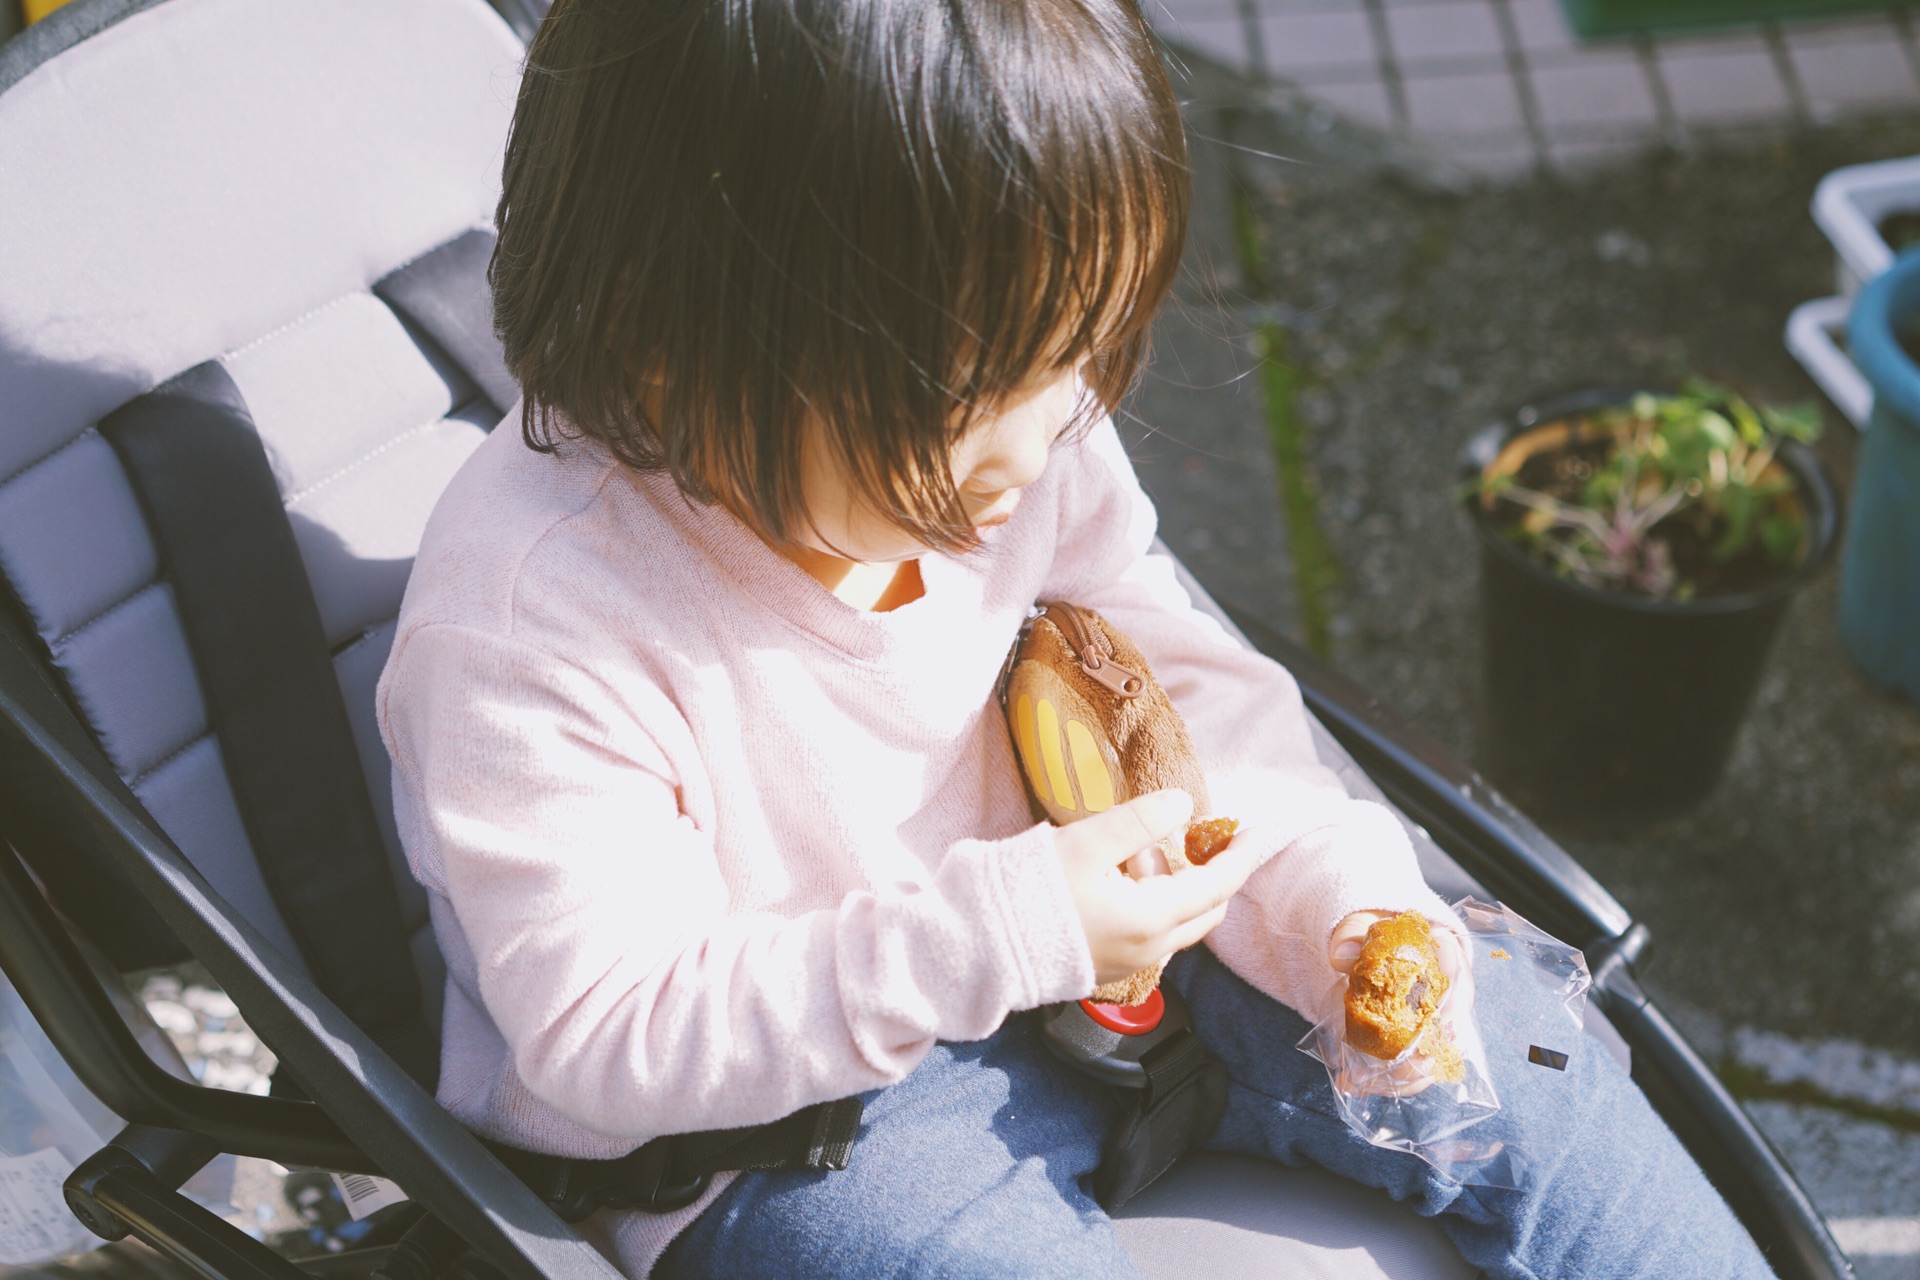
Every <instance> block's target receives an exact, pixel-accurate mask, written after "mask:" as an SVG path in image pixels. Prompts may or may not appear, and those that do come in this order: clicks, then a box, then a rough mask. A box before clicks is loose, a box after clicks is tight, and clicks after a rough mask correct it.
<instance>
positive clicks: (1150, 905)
mask: <svg viewBox="0 0 1920 1280" xmlns="http://www.w3.org/2000/svg"><path fill="white" fill-rule="evenodd" d="M1192 815H1193V800H1192V798H1191V797H1189V796H1188V795H1187V793H1186V792H1184V791H1173V790H1168V791H1156V792H1154V793H1153V794H1151V795H1145V796H1139V797H1137V798H1135V799H1133V800H1129V801H1127V803H1125V804H1122V805H1115V806H1114V807H1113V808H1111V809H1109V810H1107V811H1106V812H1105V813H1098V814H1095V815H1093V816H1092V817H1090V818H1082V819H1081V820H1080V821H1078V822H1075V823H1072V824H1071V825H1069V826H1065V827H1061V828H1059V829H1058V830H1057V831H1056V832H1055V833H1054V847H1055V848H1056V849H1057V850H1059V853H1060V863H1061V866H1062V868H1063V869H1064V870H1065V871H1066V873H1067V886H1068V888H1069V889H1070V890H1071V892H1072V894H1073V903H1074V906H1075V907H1076V908H1078V909H1079V912H1080V927H1081V928H1082V929H1084V930H1086V934H1087V948H1088V950H1090V951H1091V952H1092V953H1093V973H1094V979H1095V981H1096V982H1102V983H1105V982H1117V981H1119V980H1120V979H1121V978H1124V977H1126V976H1127V975H1128V974H1131V973H1137V972H1139V971H1140V970H1141V969H1144V968H1146V967H1147V966H1148V965H1150V964H1155V963H1158V962H1159V961H1160V960H1163V959H1165V958H1166V957H1167V956H1169V955H1172V954H1173V953H1174V952H1176V951H1178V950H1180V949H1181V948H1182V947H1190V946H1192V945H1193V944H1194V943H1196V942H1198V941H1200V939H1202V938H1204V937H1206V936H1207V934H1208V933H1210V932H1211V931H1212V930H1213V927H1214V926H1215V925H1217V924H1219V923H1220V921H1221V920H1222V919H1223V918H1224V917H1225V916H1226V914H1227V899H1229V898H1231V897H1232V896H1233V895H1234V894H1235V893H1236V892H1238V890H1239V888H1240V886H1241V885H1242V884H1244V883H1245V882H1246V879H1247V877H1248V876H1250V875H1252V874H1253V872H1254V869H1255V868H1256V867H1257V866H1258V860H1257V858H1256V856H1255V854H1254V853H1253V852H1252V851H1251V849H1249V848H1241V847H1238V846H1237V844H1230V845H1228V846H1227V847H1226V849H1225V850H1224V851H1223V852H1222V853H1220V855H1219V856H1217V857H1215V858H1213V859H1212V860H1211V861H1209V862H1208V863H1207V865H1206V866H1204V867H1187V868H1184V869H1183V870H1180V871H1177V872H1174V873H1173V874H1171V875H1151V876H1146V877H1144V878H1143V879H1139V880H1135V879H1133V878H1132V877H1130V876H1128V875H1127V874H1126V873H1125V872H1124V871H1122V870H1121V869H1120V866H1121V864H1122V863H1124V862H1126V861H1127V860H1128V859H1130V858H1132V857H1133V856H1134V855H1135V854H1138V853H1141V852H1143V851H1144V850H1148V849H1151V848H1152V847H1153V846H1154V845H1156V844H1158V843H1159V842H1160V841H1162V840H1164V839H1167V838H1168V837H1169V836H1177V835H1178V834H1179V833H1180V830H1181V828H1183V827H1184V826H1185V825H1186V823H1187V819H1188V818H1190V817H1191V816H1192Z"/></svg>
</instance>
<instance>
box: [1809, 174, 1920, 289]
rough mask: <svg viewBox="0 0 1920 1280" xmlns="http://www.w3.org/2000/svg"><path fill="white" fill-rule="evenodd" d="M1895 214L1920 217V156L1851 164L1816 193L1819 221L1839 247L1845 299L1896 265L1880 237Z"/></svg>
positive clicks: (1837, 272) (1838, 282)
mask: <svg viewBox="0 0 1920 1280" xmlns="http://www.w3.org/2000/svg"><path fill="white" fill-rule="evenodd" d="M1895 213H1920V156H1908V157H1907V158H1905V159H1903V160H1881V161H1877V162H1875V163H1873V164H1855V165H1848V166H1847V167H1846V168H1844V169H1835V170H1834V171H1833V172H1832V173H1830V174H1828V175H1827V176H1826V177H1824V178H1822V179H1820V185H1819V186H1818V187H1816V188H1814V192H1813V220H1814V222H1815V224H1817V225H1818V226H1819V228H1820V229H1821V230H1822V231H1824V232H1826V234H1827V239H1829V240H1831V241H1832V242H1833V251H1834V253H1835V255H1836V256H1837V257H1838V259H1839V261H1838V262H1837V263H1836V264H1835V267H1834V281H1835V287H1836V289H1837V291H1838V292H1839V294H1840V295H1841V296H1842V297H1847V298H1850V297H1852V296H1853V294H1854V292H1855V291H1856V290H1858V289H1859V288H1860V286H1861V285H1862V284H1864V283H1865V282H1866V281H1868V280H1871V279H1873V278H1874V277H1875V276H1877V275H1879V274H1880V273H1881V272H1882V271H1885V270H1886V269H1887V268H1888V267H1890V266H1892V265H1893V256H1894V255H1893V246H1892V245H1890V244H1888V243H1887V241H1886V238H1885V237H1884V236H1882V235H1881V234H1880V223H1882V222H1884V221H1885V220H1886V219H1887V217H1888V216H1889V215H1891V214H1895Z"/></svg>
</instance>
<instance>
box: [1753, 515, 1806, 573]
mask: <svg viewBox="0 0 1920 1280" xmlns="http://www.w3.org/2000/svg"><path fill="white" fill-rule="evenodd" d="M1803 537H1804V531H1803V530H1802V529H1801V527H1800V521H1799V520H1798V519H1796V518H1795V517H1793V516H1790V515H1788V514H1786V513H1785V512H1782V511H1776V512H1775V513H1774V514H1772V515H1770V516H1768V517H1767V518H1766V519H1765V520H1762V521H1761V522H1760V545H1761V546H1763V547H1765V548H1766V549H1767V559H1769V560H1771V561H1773V563H1775V564H1788V563H1790V562H1792V561H1793V560H1795V559H1797V558H1798V557H1799V555H1800V543H1801V541H1802V539H1803Z"/></svg>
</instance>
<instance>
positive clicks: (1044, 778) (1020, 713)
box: [1001, 602, 1207, 1005]
mask: <svg viewBox="0 0 1920 1280" xmlns="http://www.w3.org/2000/svg"><path fill="white" fill-rule="evenodd" d="M1001 705H1002V708H1003V710H1004V711H1005V712H1006V716H1007V727H1008V729H1009V731H1010V732H1011V733H1012V736H1013V741H1014V747H1015V751H1016V753H1017V754H1018V756H1019V758H1020V772H1021V776H1022V777H1023V778H1025V780H1026V784H1027V798H1028V800H1029V801H1030V802H1031V804H1032V805H1033V813H1034V816H1035V817H1036V818H1041V819H1044V820H1047V821H1050V822H1053V823H1055V824H1058V825H1061V826H1064V825H1066V824H1067V823H1069V822H1074V821H1077V820H1078V819H1081V818H1085V817H1090V816H1091V815H1093V814H1096V813H1100V812H1103V811H1105V810H1107V809H1111V808H1112V807H1113V806H1114V805H1116V804H1122V803H1124V802H1126V801H1128V800H1131V799H1132V798H1133V797H1135V796H1141V795H1146V794H1148V793H1150V792H1154V791H1158V790H1160V789H1161V788H1163V787H1179V788H1180V789H1181V790H1183V791H1185V792H1186V793H1187V794H1188V795H1190V796H1192V797H1193V819H1194V822H1195V823H1199V822H1201V821H1202V820H1203V819H1205V818H1206V817H1207V779H1206V775H1205V774H1203V773H1202V772H1201V770H1200V761H1199V758H1198V757H1197V756H1196V754H1195V753H1194V749H1193V740H1192V739H1191V738H1189V737H1188V736H1187V726H1186V725H1185V724H1184V723H1183V722H1182V721H1181V719H1180V713H1179V712H1178V711H1175V710H1174V708H1173V703H1172V702H1170V701H1169V700H1168V698H1167V693H1166V690H1164V689H1162V688H1161V687H1160V684H1159V682H1158V681H1156V680H1155V679H1154V678H1153V672H1152V671H1151V670H1149V669H1148V667H1147V660H1146V658H1145V657H1143V656H1142V655H1141V653H1140V650H1139V649H1137V648H1135V647H1134V645H1133V642H1132V641H1130V640H1128V639H1127V637H1126V636H1125V635H1123V634H1122V633H1121V632H1120V630H1119V629H1118V628H1116V627H1113V626H1111V625H1109V624H1108V622H1107V621H1106V619H1104V618H1102V617H1101V616H1100V615H1099V614H1097V613H1095V612H1094V611H1093V610H1091V609H1083V608H1079V607H1078V606H1075V605H1069V604H1062V603H1059V602H1050V603H1046V604H1042V605H1040V606H1039V607H1038V609H1037V610H1036V612H1035V614H1034V616H1033V617H1032V618H1030V619H1028V621H1027V625H1026V627H1025V628H1024V629H1023V630H1022V632H1021V635H1020V640H1019V642H1018V643H1016V644H1015V645H1014V649H1013V653H1012V655H1011V657H1010V658H1009V660H1008V669H1007V672H1006V675H1005V678H1004V679H1003V680H1002V682H1001ZM1185 847H1186V844H1185V841H1180V840H1168V841H1165V842H1163V846H1162V850H1161V852H1162V853H1163V854H1164V855H1165V856H1166V859H1167V865H1168V867H1169V868H1170V869H1172V870H1176V871H1177V870H1179V869H1180V868H1182V867H1184V866H1186V865H1187V862H1188V859H1187V856H1186V852H1185ZM1164 967H1165V962H1162V963H1161V964H1157V965H1154V966H1152V967H1151V968H1148V969H1142V970H1141V971H1140V972H1139V973H1136V974H1133V975H1131V976H1130V977H1127V978H1123V979H1121V980H1120V981H1119V982H1110V983H1107V984H1106V985H1105V986H1102V987H1100V988H1099V989H1098V990H1096V991H1095V992H1094V993H1093V998H1094V1000H1096V1001H1099V1002H1101V1003H1104V1004H1118V1005H1137V1004H1139V1003H1140V1002H1141V1001H1143V1000H1145V999H1146V998H1147V995H1148V993H1149V992H1151V991H1152V990H1153V989H1154V987H1155V986H1156V985H1158V983H1159V981H1160V971H1161V969H1163V968H1164Z"/></svg>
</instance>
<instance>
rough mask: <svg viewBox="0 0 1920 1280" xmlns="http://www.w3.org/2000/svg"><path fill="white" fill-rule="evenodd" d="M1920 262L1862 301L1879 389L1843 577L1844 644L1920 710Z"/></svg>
mask: <svg viewBox="0 0 1920 1280" xmlns="http://www.w3.org/2000/svg"><path fill="white" fill-rule="evenodd" d="M1902 333H1904V334H1906V335H1907V337H1908V340H1909V341H1912V342H1914V343H1915V346H1916V347H1920V252H1913V253H1908V254H1905V255H1903V256H1902V257H1901V258H1900V259H1899V260H1898V261H1897V262H1895V263H1894V265H1893V266H1892V267H1890V268H1888V270H1887V271H1886V272H1884V273H1883V274H1882V275H1880V276H1879V277H1878V278H1876V279H1875V280H1874V281H1873V282H1872V283H1870V284H1869V285H1868V286H1867V287H1866V288H1865V289H1864V290H1863V291H1862V292H1861V294H1860V299H1859V301H1858V302H1856V303H1855V304H1854V307H1853V320H1852V322H1851V324H1850V325H1849V330H1848V335H1847V336H1848V342H1849V345H1850V346H1851V348H1852V351H1853V358H1854V362H1855V363H1856V364H1858V365H1859V366H1860V372H1861V373H1863V374H1864V375H1866V379H1867V382H1868V383H1869V384H1871V385H1872V387H1873V417H1872V418H1871V419H1870V420H1869V422H1868V427H1867V432H1866V439H1865V442H1864V443H1863V444H1862V446H1861V449H1860V461H1859V468H1858V470H1857V471H1856V473H1855V475H1854V485H1853V502H1852V512H1851V515H1850V518H1849V519H1848V522H1847V549H1846V555H1845V559H1844V560H1843V562H1842V567H1841V571H1840V638H1841V641H1842V643H1844V644H1845V645H1846V649H1847V656H1848V657H1850V658H1852V659H1853V660H1854V661H1855V662H1857V663H1859V664H1860V667H1861V669H1862V670H1864V671H1865V672H1866V673H1867V675H1868V677H1869V678H1871V679H1872V680H1873V681H1874V682H1875V683H1877V684H1880V685H1883V686H1885V687H1887V688H1891V689H1897V690H1899V691H1900V692H1902V693H1904V694H1906V695H1907V697H1909V698H1912V699H1914V700H1915V701H1920V366H1916V365H1915V363H1914V359H1913V357H1912V356H1910V355H1908V354H1907V351H1906V349H1905V348H1903V347H1902V346H1901V345H1900V336H1901V334H1902Z"/></svg>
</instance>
